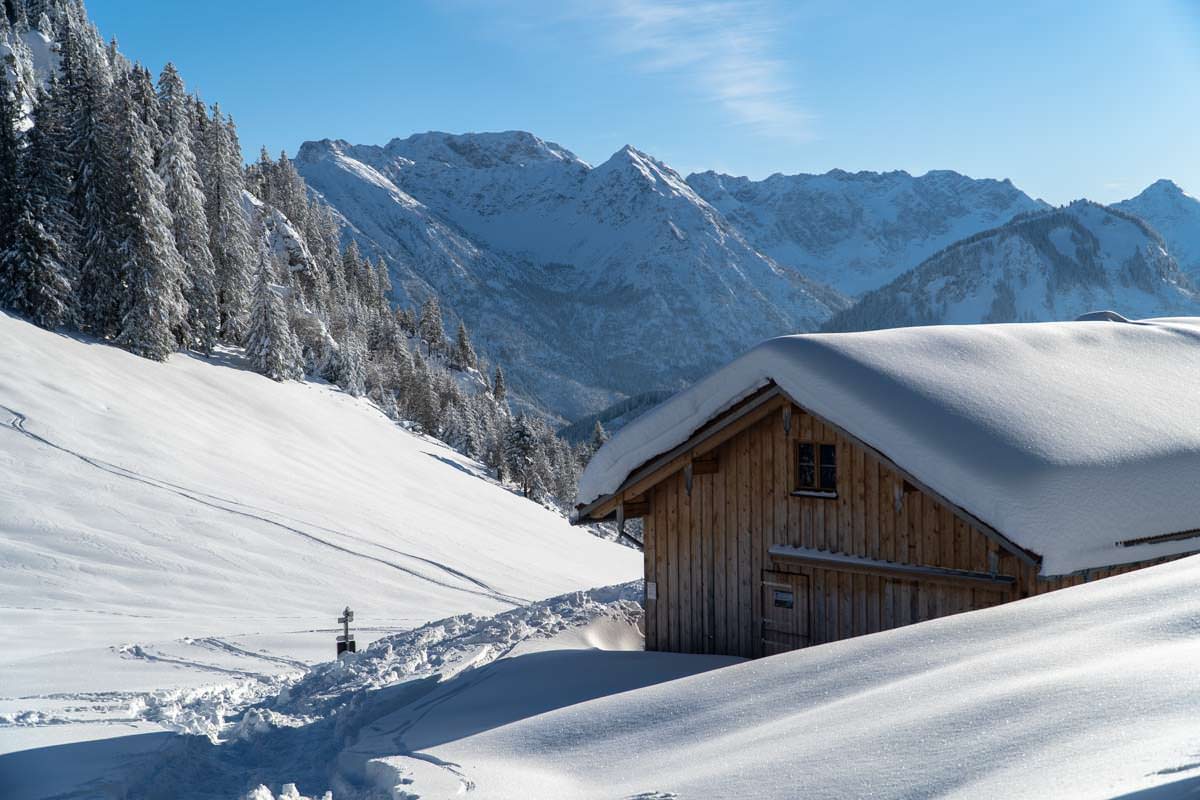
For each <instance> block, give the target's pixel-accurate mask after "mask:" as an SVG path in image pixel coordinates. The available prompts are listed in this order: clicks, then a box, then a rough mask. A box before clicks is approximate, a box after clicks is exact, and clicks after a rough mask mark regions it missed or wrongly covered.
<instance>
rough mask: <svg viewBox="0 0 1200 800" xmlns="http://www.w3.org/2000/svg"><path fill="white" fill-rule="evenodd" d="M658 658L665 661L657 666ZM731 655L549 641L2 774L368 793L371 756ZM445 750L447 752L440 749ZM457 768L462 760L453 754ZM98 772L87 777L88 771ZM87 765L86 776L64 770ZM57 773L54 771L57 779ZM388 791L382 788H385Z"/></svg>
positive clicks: (18, 757) (157, 794)
mask: <svg viewBox="0 0 1200 800" xmlns="http://www.w3.org/2000/svg"><path fill="white" fill-rule="evenodd" d="M649 662H653V664H652V666H651V665H650V663H649ZM719 664H720V660H717V659H708V658H703V657H691V656H682V655H674V654H659V653H645V652H640V651H624V652H613V651H602V650H546V651H540V652H532V653H526V654H524V655H517V656H513V657H511V658H502V659H499V660H497V661H493V662H491V663H489V664H486V665H484V666H482V667H479V668H475V669H467V670H465V671H463V672H461V673H459V674H458V675H456V676H455V677H453V678H451V679H449V680H446V681H444V682H440V681H439V676H438V675H432V676H429V677H424V678H419V679H416V680H410V681H407V682H403V683H399V684H394V685H390V686H383V687H380V688H377V689H372V690H368V691H363V692H359V693H356V694H355V695H353V696H352V697H351V699H350V701H349V703H347V704H345V705H344V706H342V707H341V708H339V709H338V710H337V711H336V712H335V713H332V714H329V715H328V716H322V717H320V718H318V719H316V720H315V721H312V722H308V723H307V724H300V725H297V726H295V727H289V726H288V725H286V724H284V725H276V724H275V723H273V722H272V721H271V719H272V717H273V716H274V714H273V712H272V711H271V709H270V706H271V705H272V704H271V703H270V702H268V703H265V704H262V705H260V706H254V707H251V708H249V709H247V710H246V711H245V712H244V713H243V714H242V717H241V719H240V720H239V722H237V723H235V726H234V728H235V731H236V734H237V738H235V739H232V740H230V741H228V742H225V743H222V744H214V743H213V742H212V741H210V740H209V739H208V738H207V737H204V736H174V735H171V734H166V733H148V734H147V733H143V734H135V735H130V736H125V737H120V738H114V739H106V740H101V741H92V742H77V743H71V744H64V745H59V746H54V747H44V748H40V749H36V750H27V751H24V752H19V753H12V754H9V755H4V756H0V785H3V786H5V787H7V789H6V791H7V792H12V794H7V795H6V796H7V797H9V798H11V799H12V800H20V799H21V798H35V797H39V798H40V797H61V798H67V797H70V798H84V797H139V798H150V799H152V798H167V797H170V798H196V800H200V799H201V798H205V799H207V798H222V799H223V800H227V799H228V798H236V797H240V796H242V794H244V793H246V792H248V791H250V790H251V789H253V788H254V787H256V786H258V785H260V784H263V785H267V786H276V787H277V786H279V785H280V784H282V783H284V782H287V783H296V784H297V785H298V786H299V787H300V788H301V789H302V790H303V791H304V793H305V794H307V795H313V796H318V797H319V796H320V795H321V794H322V793H323V792H324V791H326V790H332V791H333V792H334V796H335V797H337V798H339V800H343V799H344V798H366V797H373V796H376V794H377V792H378V791H379V790H378V787H377V786H375V785H373V784H372V783H371V781H370V779H369V775H368V769H367V763H368V762H369V761H370V760H371V759H373V758H377V757H383V756H408V757H412V758H416V759H420V760H425V761H429V760H430V759H429V758H426V757H425V756H423V755H422V754H421V753H420V751H421V750H423V749H425V748H429V747H434V746H436V745H439V744H443V743H445V742H449V741H454V740H457V739H460V738H463V737H467V736H472V735H475V734H478V733H481V732H484V731H487V730H491V729H493V728H498V727H501V726H503V725H507V724H509V723H511V722H516V721H518V720H521V719H525V718H528V717H533V716H536V715H538V714H542V713H545V712H547V711H551V710H554V709H557V708H565V707H567V706H571V705H575V704H577V703H582V702H585V701H588V700H593V699H596V698H599V697H605V696H608V695H615V694H619V693H621V692H627V691H630V690H633V689H638V688H641V687H645V686H650V685H653V684H657V683H662V682H664V681H670V680H675V679H677V678H680V677H684V676H686V675H691V674H695V673H696V672H697V671H698V670H700V671H703V670H704V669H710V668H713V667H715V666H719ZM433 761H436V760H435V759H434V760H433ZM440 766H443V767H444V768H447V769H451V770H452V771H455V774H457V771H456V770H453V768H454V767H456V766H457V765H449V764H442V765H440ZM83 771H88V772H90V773H91V774H90V775H87V776H86V777H84V776H83V775H81V774H80V773H81V772H83ZM56 772H57V773H60V774H61V773H64V772H66V773H71V772H74V773H75V774H76V778H80V777H82V778H83V779H84V780H85V781H86V784H85V785H83V786H80V785H79V784H78V783H77V782H76V781H74V780H71V779H70V775H64V776H62V777H63V778H64V780H63V785H61V786H55V785H54V780H53V776H54V775H55V773H56ZM46 776H51V779H50V780H49V781H48V782H47V781H46V779H45V778H46ZM380 796H382V795H380Z"/></svg>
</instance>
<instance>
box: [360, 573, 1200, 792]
mask: <svg viewBox="0 0 1200 800" xmlns="http://www.w3.org/2000/svg"><path fill="white" fill-rule="evenodd" d="M1198 615H1200V559H1197V558H1190V559H1186V560H1184V561H1180V562H1177V563H1174V564H1167V565H1163V566H1159V567H1154V568H1151V569H1149V570H1144V571H1141V572H1137V573H1131V574H1128V575H1123V576H1120V577H1117V578H1112V579H1107V580H1104V581H1100V582H1097V583H1094V584H1089V585H1084V586H1080V587H1077V588H1074V589H1067V590H1065V591H1061V592H1055V593H1052V594H1049V595H1043V596H1040V597H1035V598H1031V599H1028V600H1022V601H1020V602H1017V603H1012V604H1009V605H1005V606H998V607H996V608H992V609H987V610H985V611H977V612H973V613H970V614H962V615H958V616H954V617H948V618H945V619H941V620H937V621H934V622H929V623H923V624H919V625H913V626H909V627H907V628H901V629H898V630H894V631H889V632H886V633H880V634H876V635H873V636H865V637H860V638H857V639H853V640H849V641H843V642H837V643H834V644H830V645H823V646H821V647H816V648H812V649H809V650H802V651H798V652H795V653H788V654H784V655H780V656H774V657H771V658H766V659H761V660H759V661H755V662H750V663H745V664H740V665H736V666H732V667H728V668H726V669H720V670H716V671H712V672H707V673H705V674H702V675H698V676H695V677H689V678H683V679H681V680H675V681H671V682H668V683H662V684H659V685H656V686H651V687H648V688H645V689H639V690H637V691H632V692H627V693H624V694H617V695H611V696H607V697H604V698H600V699H596V700H593V701H590V702H586V703H582V704H579V705H573V706H570V707H564V708H562V709H560V710H557V711H553V712H550V713H547V714H542V715H540V716H535V717H530V718H528V719H523V720H521V721H519V722H515V723H513V724H510V725H506V726H503V727H499V728H494V729H492V730H489V731H485V732H482V733H478V734H475V735H471V736H466V737H463V738H457V739H454V740H452V741H447V742H444V743H441V744H436V745H435V746H432V747H430V748H428V749H427V750H425V751H424V753H423V755H424V757H425V758H427V759H428V760H430V761H433V762H434V763H438V762H441V763H453V764H455V765H456V766H457V769H458V770H459V771H460V772H461V773H462V774H463V775H464V776H465V777H466V778H467V779H469V780H470V781H472V782H473V784H474V786H475V791H474V796H477V797H480V798H488V799H489V800H500V799H501V798H504V799H508V798H512V799H513V800H516V798H521V799H522V800H534V799H535V798H547V799H549V798H562V797H571V798H577V800H589V799H590V798H596V800H601V799H602V798H603V799H604V800H607V799H608V798H630V797H639V798H660V799H661V798H688V797H714V798H717V797H720V798H725V797H755V798H764V799H766V798H780V800H783V799H784V798H795V797H804V798H807V799H809V800H820V799H821V798H830V799H831V800H834V799H836V800H842V798H849V797H873V798H914V797H947V798H981V797H1011V798H1030V799H1031V800H1032V799H1033V798H1049V797H1054V798H1109V797H1112V798H1115V797H1127V798H1133V797H1137V798H1141V800H1152V799H1154V800H1166V798H1184V797H1194V796H1196V794H1197V793H1198V792H1200V758H1198V757H1197V754H1200V726H1197V724H1196V720H1197V719H1198V718H1200V671H1197V669H1196V664H1197V663H1198V659H1200V636H1197V629H1196V619H1197V617H1198ZM647 669H650V667H649V665H648V666H647ZM487 699H494V698H491V697H490V695H489V693H488V692H487V689H486V688H483V689H476V690H475V691H474V692H470V693H465V694H464V696H461V697H460V698H459V701H460V702H461V703H464V704H466V703H470V702H472V701H473V702H476V703H479V702H484V701H486V700H487ZM421 733H422V731H421V729H420V727H418V728H417V729H416V730H415V731H408V732H406V734H405V736H406V737H409V736H411V737H413V738H414V739H419V738H420V735H421ZM381 739H382V736H380V737H378V738H377V739H376V741H379V740H381ZM380 749H381V750H383V747H382V746H381V747H380ZM1155 787H1159V788H1158V790H1157V791H1155ZM381 788H382V786H381ZM389 788H390V787H389ZM410 788H411V789H412V790H413V791H414V792H415V793H418V794H422V796H424V797H438V798H441V797H449V796H451V795H449V794H440V793H430V794H424V793H422V792H421V788H422V786H421V783H420V782H417V783H416V784H415V785H413V786H412V787H410ZM1139 792H1141V793H1139Z"/></svg>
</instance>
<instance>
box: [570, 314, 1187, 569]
mask: <svg viewBox="0 0 1200 800" xmlns="http://www.w3.org/2000/svg"><path fill="white" fill-rule="evenodd" d="M772 381H773V382H774V383H775V384H777V385H778V386H779V387H780V388H781V389H782V390H783V391H784V392H786V393H787V394H788V395H790V396H791V397H792V399H793V400H795V401H796V403H798V404H799V405H801V406H803V407H805V408H807V409H808V410H810V411H812V412H813V413H815V414H818V415H820V416H822V417H824V418H826V419H828V420H829V421H830V422H833V423H834V424H836V425H838V426H840V427H842V428H845V429H846V430H848V431H850V432H851V433H853V434H854V435H855V436H856V437H858V438H859V439H861V440H863V441H865V442H866V443H868V444H870V445H871V446H873V447H874V448H876V449H877V450H879V451H881V452H882V453H884V454H886V455H887V456H888V457H889V458H891V459H892V460H893V461H895V462H896V463H897V464H898V465H899V466H900V467H902V468H903V469H905V470H906V471H908V472H909V473H911V474H912V476H913V477H915V478H916V479H917V480H919V481H921V482H922V483H924V484H926V485H927V486H929V487H930V488H931V489H933V490H934V491H936V492H938V493H939V494H941V495H942V496H943V497H945V498H946V499H948V500H949V501H951V502H952V503H955V504H957V505H959V506H960V507H962V508H964V509H966V510H967V511H969V512H970V513H972V514H973V515H975V516H976V517H978V518H979V519H981V520H983V521H984V522H986V523H987V524H988V525H990V526H991V527H993V528H994V529H996V530H997V531H999V532H1000V533H1002V534H1004V535H1005V536H1007V537H1008V538H1010V539H1012V540H1013V541H1014V542H1016V543H1017V544H1019V545H1021V546H1022V547H1024V548H1026V549H1028V550H1031V551H1033V552H1035V553H1038V554H1040V555H1041V556H1042V557H1043V564H1042V572H1043V574H1046V575H1057V574H1064V573H1069V572H1074V571H1076V570H1082V569H1087V568H1089V567H1098V566H1105V565H1112V564H1119V563H1128V562H1133V561H1141V560H1144V559H1150V558H1156V557H1159V556H1163V555H1168V554H1174V553H1179V552H1186V551H1191V550H1195V549H1196V548H1197V547H1198V546H1200V539H1190V540H1182V541H1173V542H1162V543H1157V544H1146V545H1137V546H1134V547H1125V548H1121V547H1118V546H1117V544H1116V543H1117V542H1118V541H1125V540H1129V539H1134V538H1140V537H1147V536H1158V535H1161V534H1168V533H1175V532H1180V531H1189V530H1193V529H1197V528H1200V318H1173V319H1156V320H1146V321H1139V322H1130V321H1126V320H1123V319H1121V318H1120V317H1119V316H1117V315H1114V314H1099V315H1092V316H1091V317H1090V318H1088V319H1081V320H1079V321H1075V322H1047V323H1024V324H1020V323H1018V324H1005V325H962V326H939V327H924V328H898V329H894V330H884V331H872V332H865V333H836V334H809V335H801V336H786V337H782V338H778V339H772V340H770V341H767V342H764V343H763V344H761V345H759V346H758V347H756V348H754V349H753V350H751V351H750V352H748V353H746V354H745V355H743V356H742V357H740V358H738V359H737V360H735V361H734V362H732V363H731V364H729V365H728V366H726V367H724V368H722V369H720V370H718V371H717V372H715V373H713V374H712V375H710V376H708V377H707V378H705V379H703V380H701V381H700V382H698V383H697V384H695V385H694V386H692V387H691V388H689V389H687V390H684V391H682V392H680V393H679V394H677V395H675V396H674V397H672V398H671V399H670V400H668V401H666V402H665V403H663V404H662V405H660V406H658V407H657V408H655V409H654V410H652V411H650V412H648V413H647V414H645V415H644V416H642V417H640V418H638V419H637V420H635V421H634V422H633V423H631V424H630V425H628V426H627V427H626V428H624V429H622V430H621V431H620V433H619V434H617V435H616V436H615V437H613V439H612V440H611V441H609V442H608V444H606V445H605V446H604V447H603V448H602V449H601V450H600V451H599V452H598V453H597V454H596V456H595V458H594V459H593V460H592V462H591V464H590V465H589V466H588V468H587V470H586V471H585V472H584V475H583V477H582V479H581V481H580V486H579V494H580V501H581V502H583V503H589V502H592V501H594V500H596V499H597V498H599V497H603V496H605V495H608V494H611V493H613V492H614V491H615V490H616V489H618V488H619V487H620V486H621V484H622V483H623V482H624V481H625V479H626V478H627V477H628V476H629V475H630V474H631V473H632V471H633V470H635V469H637V468H638V467H639V466H641V465H642V464H644V463H645V462H647V461H648V460H649V459H651V458H653V457H655V456H657V455H660V454H662V453H665V452H667V451H669V450H671V449H673V448H675V447H677V446H679V445H681V444H683V443H684V442H686V441H687V440H688V439H689V438H690V437H691V435H692V434H693V433H694V432H695V431H696V430H697V429H698V428H700V427H701V426H702V425H703V424H704V423H705V422H707V421H708V420H710V419H712V418H713V417H715V416H717V415H718V414H720V413H721V412H722V411H725V410H726V409H728V408H730V407H731V406H733V405H734V404H735V403H737V402H738V401H739V400H741V399H743V398H745V397H747V396H748V395H750V394H752V393H753V392H755V391H757V390H758V389H760V388H761V387H763V386H765V385H767V384H768V383H770V382H772Z"/></svg>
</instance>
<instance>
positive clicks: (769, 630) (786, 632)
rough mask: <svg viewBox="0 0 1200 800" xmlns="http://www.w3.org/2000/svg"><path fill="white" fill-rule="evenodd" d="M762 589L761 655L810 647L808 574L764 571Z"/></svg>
mask: <svg viewBox="0 0 1200 800" xmlns="http://www.w3.org/2000/svg"><path fill="white" fill-rule="evenodd" d="M762 592H763V602H762V608H763V616H762V654H763V655H764V656H769V655H774V654H775V653H786V652H787V651H788V650H798V649H799V648H801V647H807V646H808V641H809V640H808V626H809V607H808V576H807V575H799V574H795V573H791V572H769V571H766V570H764V571H763V576H762Z"/></svg>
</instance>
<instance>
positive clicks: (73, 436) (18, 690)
mask: <svg viewBox="0 0 1200 800" xmlns="http://www.w3.org/2000/svg"><path fill="white" fill-rule="evenodd" d="M0 475H3V476H4V480H2V481H0V637H2V638H3V640H4V642H5V647H4V649H3V651H2V652H0V754H4V753H20V752H23V751H35V750H40V751H41V752H43V753H44V754H47V755H49V754H52V753H53V752H54V751H53V750H50V749H47V748H55V747H57V746H60V745H64V744H70V743H74V742H88V741H92V742H97V744H95V745H94V752H99V751H100V750H101V749H103V748H104V747H108V748H110V749H112V750H113V751H114V752H117V751H120V752H126V751H128V750H129V749H130V748H132V750H134V751H137V752H140V751H143V750H153V749H155V748H157V747H159V746H161V744H162V741H164V739H163V737H165V736H169V735H173V734H167V733H165V731H193V732H198V731H202V730H203V728H204V726H205V725H206V724H208V720H209V719H210V717H209V716H205V714H208V713H209V711H205V712H203V713H201V712H199V711H197V709H199V708H206V709H209V710H210V711H211V710H212V709H218V708H221V707H224V708H225V709H226V710H230V711H231V710H233V709H237V708H240V707H241V706H243V705H245V704H246V703H247V702H252V701H255V700H258V699H261V698H264V697H268V696H273V695H274V694H276V693H277V692H278V690H279V688H280V687H281V686H282V685H284V683H285V682H286V681H290V680H292V679H293V677H295V676H296V675H300V674H303V673H304V672H305V671H306V670H307V669H308V668H309V667H310V666H311V665H313V664H316V663H319V662H324V661H328V660H330V659H331V658H332V657H333V651H334V636H335V633H336V630H335V628H336V625H335V619H336V617H337V615H338V613H339V612H340V611H341V609H342V608H344V607H345V606H346V605H348V604H349V605H351V606H353V608H354V609H355V611H356V612H357V617H358V626H359V627H357V634H358V642H359V645H360V646H365V645H367V644H369V643H370V641H371V640H373V639H375V638H378V637H380V636H385V635H388V634H391V633H396V632H398V631H403V630H410V629H413V628H416V627H418V626H420V625H422V624H424V623H426V622H427V621H429V620H436V619H442V618H446V617H450V616H454V615H458V614H463V613H475V614H495V613H497V612H502V611H505V610H507V609H512V608H514V607H518V606H522V605H524V604H525V603H528V602H530V601H531V600H536V599H539V598H544V597H549V596H553V595H558V594H561V593H562V592H567V591H573V590H577V589H580V588H585V587H589V586H603V585H608V584H612V583H615V582H619V581H627V580H631V579H634V578H636V577H637V576H638V575H639V574H640V572H641V569H640V556H639V554H638V553H636V552H634V551H633V550H630V549H629V548H626V547H621V546H618V545H615V544H612V543H610V542H605V541H603V540H601V539H599V538H597V537H595V536H592V535H590V534H589V533H587V532H586V531H583V530H580V529H576V528H572V527H571V526H570V525H569V524H568V522H567V520H566V519H564V518H563V517H562V516H561V515H560V514H557V513H554V512H552V511H549V510H547V509H545V508H542V507H540V506H538V505H537V504H535V503H531V502H529V501H528V500H526V499H525V498H522V497H520V496H518V495H516V494H514V493H513V492H511V491H509V490H508V489H506V488H504V487H502V486H500V485H498V484H497V483H495V482H494V481H492V480H490V479H489V478H488V477H487V475H486V474H485V473H484V471H483V469H482V468H481V467H480V466H479V465H478V464H476V463H475V462H473V461H471V460H470V459H468V458H466V457H464V456H462V455H460V454H458V453H456V452H454V451H452V450H450V449H449V448H447V447H445V446H444V445H442V444H440V443H439V442H436V441H433V440H431V439H428V438H424V437H420V436H415V435H413V434H411V433H409V432H407V431H405V430H403V429H402V428H400V427H398V426H397V425H395V424H393V423H392V422H391V421H389V420H388V419H387V418H386V417H384V416H383V415H382V414H381V413H380V412H379V411H378V410H377V409H375V408H374V407H373V406H371V405H370V404H369V403H367V402H366V401H364V400H361V399H355V398H352V397H349V396H347V395H345V394H342V393H341V392H339V391H337V390H336V389H334V388H332V387H328V386H324V385H318V384H313V383H296V382H291V383H285V384H276V383H274V382H272V381H270V380H267V379H266V378H263V377H262V376H260V375H257V374H255V373H253V372H249V371H247V370H244V369H242V368H241V362H240V360H239V358H238V357H237V354H234V353H222V354H218V355H217V356H216V357H214V358H213V359H211V360H210V359H204V358H198V357H191V356H186V355H176V356H173V357H172V358H171V359H170V361H168V362H167V363H166V364H158V363H154V362H150V361H146V360H144V359H139V358H137V357H135V356H132V355H130V354H129V353H126V352H124V351H122V350H119V349H117V348H113V347H108V346H104V345H100V344H97V343H94V342H90V341H88V340H87V339H84V338H77V337H71V336H65V335H61V334H56V333H52V332H48V331H44V330H41V329H39V328H36V327H34V326H32V325H29V324H28V323H25V322H23V321H21V320H19V319H16V318H14V317H11V316H9V315H6V314H3V313H0ZM196 714H199V715H200V716H199V717H196V716H195V715H196ZM164 725H165V727H164ZM131 733H134V734H140V736H138V737H136V738H131V737H130V736H129V734H131ZM112 737H117V738H119V739H120V740H121V742H120V743H115V742H114V743H111V744H108V745H104V744H103V743H102V742H100V740H104V739H109V738H112ZM10 763H11V762H10ZM25 763H29V762H25ZM39 763H41V765H42V766H43V767H44V768H45V770H46V771H47V773H48V774H49V775H50V776H51V777H54V776H55V775H56V774H58V773H61V770H60V764H59V763H57V762H56V761H54V760H49V761H45V762H39ZM73 763H74V764H75V766H76V767H78V768H80V769H82V768H83V766H84V765H86V764H87V763H90V762H89V761H88V759H87V758H83V757H80V758H77V759H76V760H75V761H74V762H73ZM107 763H108V762H107V761H106V760H105V758H103V757H100V756H97V758H96V760H95V764H96V770H97V772H98V773H99V772H102V771H103V769H104V768H105V764H107ZM0 786H2V784H0ZM4 788H7V787H4ZM9 796H10V795H9V794H8V793H7V792H6V791H4V790H0V798H5V800H7V798H8V797H9Z"/></svg>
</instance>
